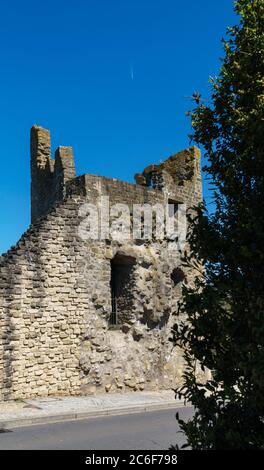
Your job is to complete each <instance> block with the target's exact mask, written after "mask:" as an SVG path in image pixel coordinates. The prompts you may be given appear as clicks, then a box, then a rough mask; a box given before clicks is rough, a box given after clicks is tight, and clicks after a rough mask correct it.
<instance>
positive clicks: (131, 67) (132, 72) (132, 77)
mask: <svg viewBox="0 0 264 470" xmlns="http://www.w3.org/2000/svg"><path fill="white" fill-rule="evenodd" d="M130 77H131V80H132V81H133V80H134V67H133V65H130Z"/></svg>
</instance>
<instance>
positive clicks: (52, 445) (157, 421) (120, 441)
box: [0, 407, 192, 450]
mask: <svg viewBox="0 0 264 470" xmlns="http://www.w3.org/2000/svg"><path fill="white" fill-rule="evenodd" d="M176 411H179V413H180V416H181V417H182V418H184V419H188V418H190V417H191V415H192V408H189V407H186V408H178V409H177V410H176V409H175V410H172V409H170V410H162V411H154V412H148V413H140V414H130V415H122V416H107V417H102V418H93V419H87V420H80V421H70V422H61V423H53V424H46V425H35V426H27V427H23V428H17V429H12V430H9V431H4V432H0V450H7V449H17V450H19V449H21V450H34V449H36V450H42V449H43V450H53V449H54V450H56V449H57V450H77V449H78V450H167V449H168V448H169V446H170V445H171V444H175V443H176V441H177V443H178V444H179V445H181V444H183V442H184V436H182V434H180V433H177V431H179V427H178V425H177V422H176V419H175V412H176Z"/></svg>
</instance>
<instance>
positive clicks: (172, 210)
mask: <svg viewBox="0 0 264 470" xmlns="http://www.w3.org/2000/svg"><path fill="white" fill-rule="evenodd" d="M168 204H169V217H174V216H175V215H176V214H177V212H178V206H179V203H178V202H177V201H173V199H169V200H168Z"/></svg>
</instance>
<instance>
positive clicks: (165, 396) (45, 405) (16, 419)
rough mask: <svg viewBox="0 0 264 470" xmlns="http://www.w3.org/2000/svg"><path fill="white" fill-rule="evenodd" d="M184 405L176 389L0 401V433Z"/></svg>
mask: <svg viewBox="0 0 264 470" xmlns="http://www.w3.org/2000/svg"><path fill="white" fill-rule="evenodd" d="M182 406H184V403H183V401H182V400H181V401H180V400H178V401H177V400H175V395H174V392H173V391H161V392H129V393H124V394H121V393H120V394H102V395H98V396H86V397H59V398H56V397H55V398H54V397H49V398H35V399H32V400H15V401H6V402H0V432H1V431H4V430H5V429H8V428H15V427H20V426H31V425H34V424H47V423H55V422H60V421H72V420H77V419H88V418H97V417H100V416H108V415H111V416H113V415H121V414H130V413H143V412H147V411H155V410H162V409H169V408H172V409H175V411H176V408H179V407H182Z"/></svg>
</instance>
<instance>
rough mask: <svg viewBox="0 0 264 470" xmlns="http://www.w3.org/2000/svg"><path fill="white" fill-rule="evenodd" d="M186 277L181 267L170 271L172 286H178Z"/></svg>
mask: <svg viewBox="0 0 264 470" xmlns="http://www.w3.org/2000/svg"><path fill="white" fill-rule="evenodd" d="M185 279H186V277H185V274H184V272H183V270H182V269H181V268H175V269H173V271H172V273H171V280H172V284H173V287H176V286H178V285H179V284H180V283H181V282H183V281H185Z"/></svg>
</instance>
